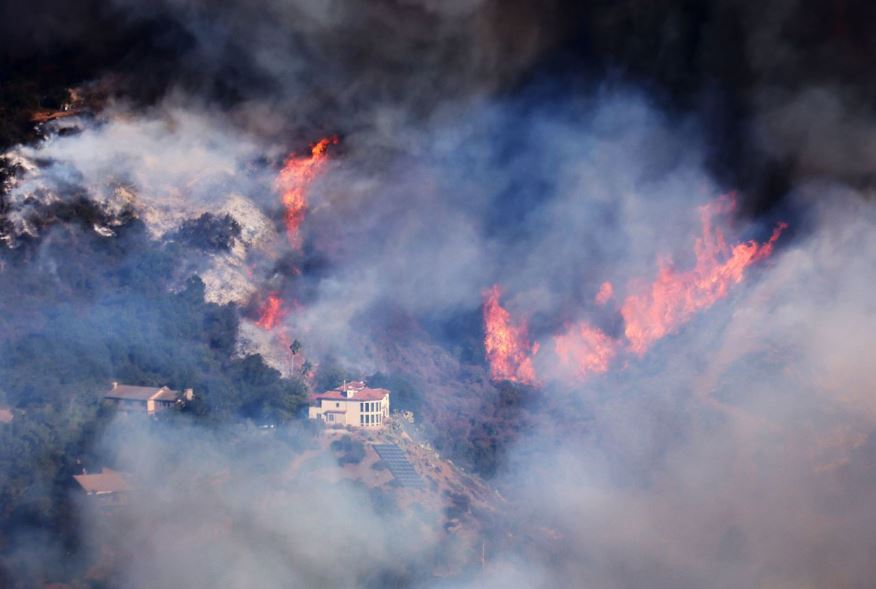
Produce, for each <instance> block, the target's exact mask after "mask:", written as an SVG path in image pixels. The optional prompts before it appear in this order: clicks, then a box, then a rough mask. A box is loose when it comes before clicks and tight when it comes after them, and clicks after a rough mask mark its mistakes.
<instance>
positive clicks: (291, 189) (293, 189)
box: [275, 137, 338, 249]
mask: <svg viewBox="0 0 876 589" xmlns="http://www.w3.org/2000/svg"><path fill="white" fill-rule="evenodd" d="M337 142H338V138H337V137H326V138H323V139H320V140H319V141H318V142H317V143H315V144H314V145H313V147H311V149H310V156H308V157H299V156H291V157H289V158H288V159H287V160H286V163H285V164H284V165H283V169H282V170H280V173H279V174H278V175H277V179H276V181H275V187H276V189H277V191H278V192H280V199H281V202H282V203H283V208H284V209H285V213H284V223H285V225H286V236H287V238H288V239H289V245H291V246H292V247H293V248H295V249H298V248H300V247H301V234H300V230H301V224H302V223H303V222H304V216H305V214H306V212H307V190H308V189H309V188H310V185H311V184H312V183H313V181H314V179H316V177H317V176H318V175H319V173H320V172H321V170H322V168H323V166H324V165H325V162H326V160H327V157H328V146H329V145H332V144H336V143H337Z"/></svg>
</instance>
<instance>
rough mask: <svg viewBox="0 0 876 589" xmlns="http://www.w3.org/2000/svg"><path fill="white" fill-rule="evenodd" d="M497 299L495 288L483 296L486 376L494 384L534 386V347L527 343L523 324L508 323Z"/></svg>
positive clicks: (509, 320) (497, 291) (508, 316)
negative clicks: (507, 381)
mask: <svg viewBox="0 0 876 589" xmlns="http://www.w3.org/2000/svg"><path fill="white" fill-rule="evenodd" d="M500 296H501V290H500V289H499V286H498V285H495V286H493V287H492V288H490V289H489V290H487V291H486V292H485V293H484V330H485V332H486V336H485V338H484V347H485V348H486V351H487V359H488V360H489V362H490V375H491V376H492V377H493V378H494V379H495V380H510V381H514V382H520V383H524V384H534V383H535V382H536V378H535V369H534V368H533V366H532V357H533V356H534V355H535V354H536V353H537V352H538V344H537V343H536V344H530V343H529V336H528V334H527V328H526V324H525V323H520V324H518V325H515V324H514V323H512V321H511V315H510V314H509V313H508V311H507V310H505V309H504V308H503V307H502V305H501V304H500V303H499V297H500Z"/></svg>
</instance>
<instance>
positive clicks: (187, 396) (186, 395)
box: [183, 389, 195, 401]
mask: <svg viewBox="0 0 876 589" xmlns="http://www.w3.org/2000/svg"><path fill="white" fill-rule="evenodd" d="M183 398H184V399H185V400H186V401H191V400H192V399H194V398H195V391H194V390H192V389H186V390H184V391H183Z"/></svg>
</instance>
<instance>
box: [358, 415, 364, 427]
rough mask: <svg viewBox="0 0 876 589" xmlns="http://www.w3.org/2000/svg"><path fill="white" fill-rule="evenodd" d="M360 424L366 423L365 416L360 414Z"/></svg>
mask: <svg viewBox="0 0 876 589" xmlns="http://www.w3.org/2000/svg"><path fill="white" fill-rule="evenodd" d="M359 425H365V416H364V415H359Z"/></svg>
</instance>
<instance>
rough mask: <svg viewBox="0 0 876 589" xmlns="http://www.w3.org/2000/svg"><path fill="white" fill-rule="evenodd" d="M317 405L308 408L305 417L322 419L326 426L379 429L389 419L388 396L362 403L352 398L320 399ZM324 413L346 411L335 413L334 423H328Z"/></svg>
mask: <svg viewBox="0 0 876 589" xmlns="http://www.w3.org/2000/svg"><path fill="white" fill-rule="evenodd" d="M319 403H320V405H319V406H318V407H315V406H313V407H309V408H308V410H307V416H308V417H309V418H310V419H322V420H323V421H325V422H326V423H328V424H337V425H350V426H353V427H369V428H379V427H383V425H384V423H385V422H386V418H387V417H389V395H387V396H386V397H384V398H383V400H381V401H362V400H360V399H357V398H356V397H353V398H352V399H344V400H341V401H336V400H332V399H320V400H319ZM326 411H346V413H342V414H341V413H335V414H334V419H335V421H328V420H327V419H326Z"/></svg>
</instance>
